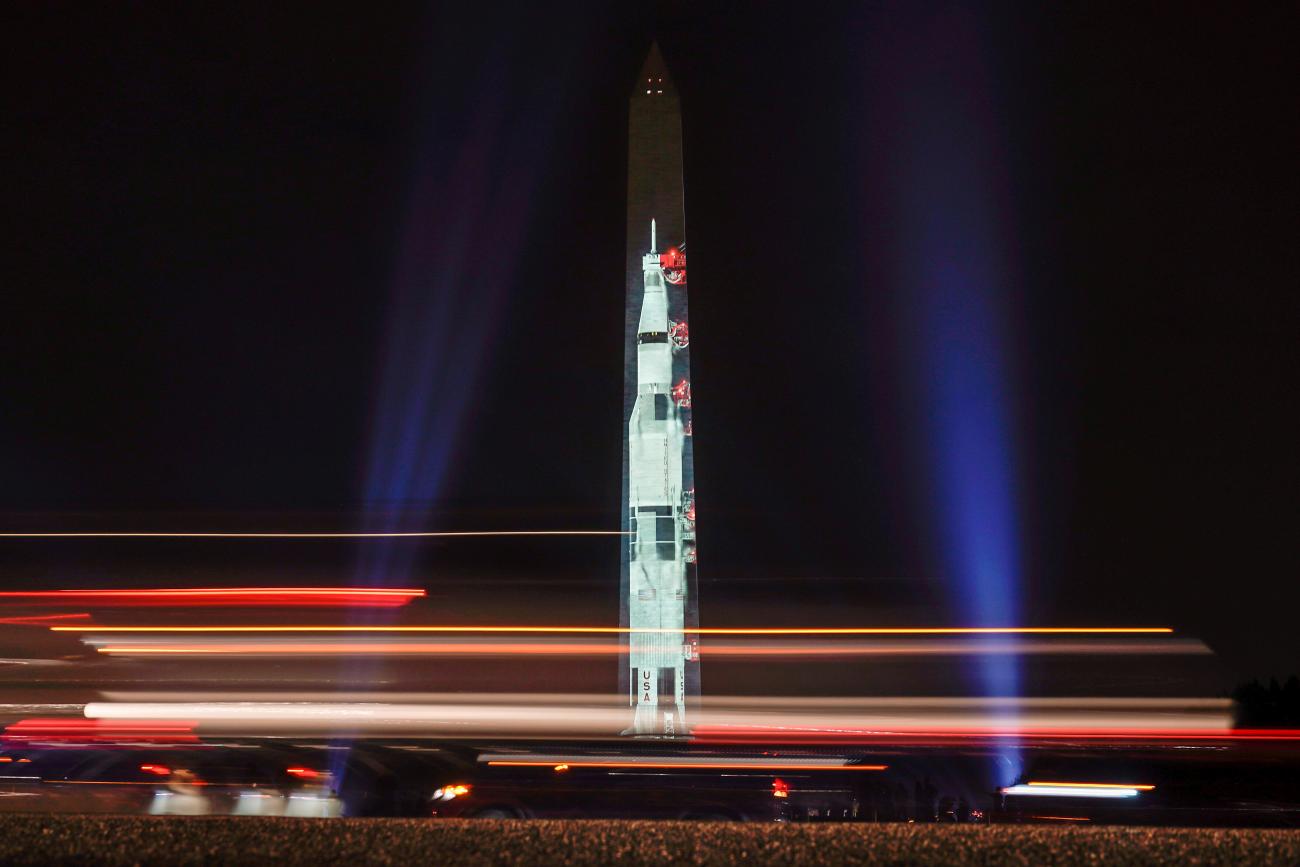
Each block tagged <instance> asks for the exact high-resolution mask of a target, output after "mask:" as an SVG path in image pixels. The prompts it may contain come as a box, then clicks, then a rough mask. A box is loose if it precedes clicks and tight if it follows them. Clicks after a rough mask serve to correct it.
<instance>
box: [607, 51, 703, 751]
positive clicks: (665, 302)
mask: <svg viewBox="0 0 1300 867" xmlns="http://www.w3.org/2000/svg"><path fill="white" fill-rule="evenodd" d="M627 178H628V180H627V244H628V252H627V314H626V321H625V325H624V341H625V342H624V346H625V352H626V354H625V362H624V380H623V429H624V432H625V433H626V437H625V439H624V440H623V442H624V448H623V495H624V496H623V502H624V506H625V508H624V512H623V530H624V532H625V534H626V535H625V536H624V537H623V538H624V539H625V540H626V544H625V545H624V548H623V557H622V601H623V610H622V625H623V627H624V628H626V629H627V630H628V631H627V633H626V635H627V644H626V648H625V656H624V657H623V661H622V673H621V676H620V681H621V682H623V683H624V684H626V687H627V690H628V692H627V694H628V697H629V702H630V705H631V707H632V711H633V712H632V725H631V727H630V728H628V730H627V731H626V732H625V733H626V734H630V735H643V736H659V737H674V736H682V735H685V734H687V733H688V731H689V729H688V723H689V718H688V716H687V713H688V711H691V712H693V707H694V706H695V705H696V704H697V700H698V698H699V689H700V685H699V682H700V678H699V652H698V638H697V635H696V630H697V629H698V628H699V607H698V603H697V595H696V588H697V580H696V574H695V568H696V565H695V560H696V551H695V472H694V466H693V461H692V456H691V442H692V433H693V430H692V425H691V381H690V354H689V344H690V334H689V329H688V326H687V322H686V237H685V234H686V233H685V228H686V217H685V201H684V198H683V192H682V121H681V113H680V109H679V105H678V101H677V94H676V92H675V90H674V88H673V84H672V80H671V79H670V78H669V76H668V69H667V67H666V65H665V64H664V61H663V57H662V56H661V55H660V53H659V49H658V46H656V45H652V46H651V47H650V53H649V55H648V56H647V57H646V61H645V64H644V67H643V68H642V70H641V76H640V78H639V79H638V81H637V85H636V87H635V88H634V90H633V92H632V98H631V101H630V106H629V112H628V172H627Z"/></svg>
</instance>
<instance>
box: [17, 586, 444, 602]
mask: <svg viewBox="0 0 1300 867" xmlns="http://www.w3.org/2000/svg"><path fill="white" fill-rule="evenodd" d="M424 595H425V591H424V590H422V589H419V588H409V587H402V588H372V587H169V588H150V589H130V590H124V589H88V590H11V591H5V592H0V600H3V601H9V600H12V601H14V602H17V603H19V604H21V603H24V602H26V603H30V604H37V605H63V604H71V605H90V604H97V605H105V606H119V607H137V606H148V607H167V606H227V607H268V606H269V607H276V606H287V605H295V606H297V605H308V606H342V607H397V606H401V605H406V604H407V603H408V602H410V601H412V600H413V599H418V598H420V597H422V596H424Z"/></svg>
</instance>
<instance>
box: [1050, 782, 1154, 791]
mask: <svg viewBox="0 0 1300 867" xmlns="http://www.w3.org/2000/svg"><path fill="white" fill-rule="evenodd" d="M1025 785H1026V786H1058V787H1059V786H1065V787H1068V788H1074V789H1136V790H1137V791H1139V792H1150V791H1154V789H1155V786H1150V785H1147V784H1145V783H1056V782H1045V781H1042V782H1040V781H1036V780H1031V781H1029V782H1028V783H1025Z"/></svg>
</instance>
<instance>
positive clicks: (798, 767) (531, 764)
mask: <svg viewBox="0 0 1300 867" xmlns="http://www.w3.org/2000/svg"><path fill="white" fill-rule="evenodd" d="M487 764H488V766H489V767H503V768H552V769H555V770H559V766H558V765H556V763H555V762H536V761H490V762H488V763H487ZM561 764H562V765H563V766H564V767H565V769H566V770H567V769H568V768H652V769H656V770H658V769H663V768H689V769H692V770H709V771H737V770H744V771H883V770H885V769H886V768H888V767H889V765H803V764H792V763H789V762H765V763H763V764H761V765H759V764H736V763H734V762H689V761H687V762H575V761H567V762H563V763H561Z"/></svg>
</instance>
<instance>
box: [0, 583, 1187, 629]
mask: <svg viewBox="0 0 1300 867" xmlns="http://www.w3.org/2000/svg"><path fill="white" fill-rule="evenodd" d="M406 592H412V593H418V594H419V595H421V596H423V595H424V591H423V590H419V591H406ZM0 595H3V594H0ZM50 629H51V630H52V631H54V632H193V633H198V632H213V633H217V632H221V633H230V632H245V633H274V632H336V633H363V632H371V633H421V632H424V633H436V632H442V633H465V632H498V633H516V634H527V633H537V634H562V633H569V634H574V635H629V634H631V633H633V632H635V633H637V634H646V633H650V634H672V633H681V632H683V630H680V629H631V628H629V627H623V626H295V625H288V624H286V625H283V626H52V627H50ZM1173 631H1174V630H1173V629H1171V628H1170V627H1167V626H1081V627H1069V626H1063V627H1056V626H1007V627H992V626H990V627H984V626H934V627H842V628H841V627H825V628H802V627H790V628H785V627H757V628H739V627H738V628H730V627H714V628H704V629H691V630H686V631H685V634H688V635H1171V634H1173Z"/></svg>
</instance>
